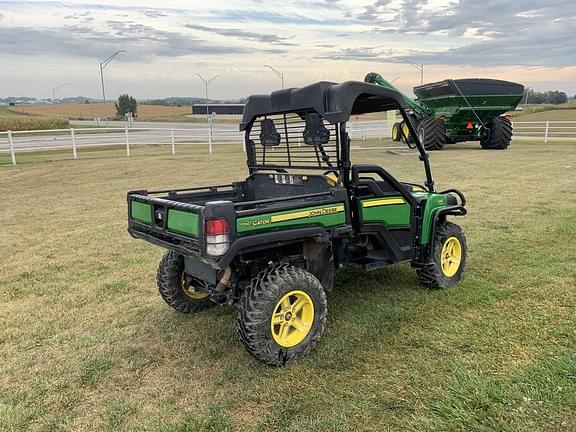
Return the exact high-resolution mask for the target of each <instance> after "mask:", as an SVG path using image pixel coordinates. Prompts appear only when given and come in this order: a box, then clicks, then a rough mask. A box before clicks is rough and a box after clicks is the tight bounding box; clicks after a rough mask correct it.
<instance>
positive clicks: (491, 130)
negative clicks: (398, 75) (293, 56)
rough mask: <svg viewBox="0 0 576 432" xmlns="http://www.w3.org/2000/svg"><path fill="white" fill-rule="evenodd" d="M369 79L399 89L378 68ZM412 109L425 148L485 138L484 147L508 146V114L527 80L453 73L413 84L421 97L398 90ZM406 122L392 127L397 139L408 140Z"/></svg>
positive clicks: (412, 117)
mask: <svg viewBox="0 0 576 432" xmlns="http://www.w3.org/2000/svg"><path fill="white" fill-rule="evenodd" d="M364 80H365V81H366V82H370V83H374V84H378V85H380V86H382V87H385V88H389V89H392V90H397V89H396V88H395V87H394V86H393V85H392V84H391V83H389V82H388V81H386V80H385V79H384V78H383V77H382V76H381V75H379V74H377V73H369V74H368V75H366V78H364ZM397 91H398V92H399V93H400V94H402V97H403V98H404V101H405V103H406V105H407V106H408V108H409V110H410V116H409V117H410V120H411V121H412V123H413V124H414V126H415V128H416V130H417V132H418V134H419V138H420V142H421V143H422V144H423V145H424V148H425V149H426V150H442V149H443V148H444V145H445V144H453V143H457V142H462V141H480V146H481V147H482V148H483V149H489V150H505V149H506V148H508V146H509V145H510V141H511V140H512V123H511V122H510V120H509V119H508V117H506V116H504V115H503V114H505V113H507V112H508V111H513V110H514V109H516V106H517V105H518V103H519V102H520V100H521V99H522V97H523V96H524V86H523V85H522V84H517V83H513V82H509V81H502V80H495V79H478V78H474V79H457V80H453V79H448V80H444V81H440V82H436V83H431V84H424V85H421V86H418V87H414V94H415V95H416V96H417V97H418V99H412V98H411V97H409V96H406V95H405V94H403V93H401V92H400V91H399V90H397ZM408 132H409V131H408V128H407V126H406V122H405V121H402V122H397V123H395V124H394V125H393V127H392V139H393V140H394V141H402V140H403V135H404V136H406V137H408V141H409V143H411V142H412V141H413V138H412V137H411V136H410V135H409V133H408Z"/></svg>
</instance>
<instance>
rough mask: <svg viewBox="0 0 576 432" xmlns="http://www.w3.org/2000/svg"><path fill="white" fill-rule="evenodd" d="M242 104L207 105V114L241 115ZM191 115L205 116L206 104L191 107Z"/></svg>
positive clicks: (242, 110)
mask: <svg viewBox="0 0 576 432" xmlns="http://www.w3.org/2000/svg"><path fill="white" fill-rule="evenodd" d="M243 112H244V104H208V113H210V114H212V113H216V114H236V115H242V113H243ZM192 114H206V104H194V105H192Z"/></svg>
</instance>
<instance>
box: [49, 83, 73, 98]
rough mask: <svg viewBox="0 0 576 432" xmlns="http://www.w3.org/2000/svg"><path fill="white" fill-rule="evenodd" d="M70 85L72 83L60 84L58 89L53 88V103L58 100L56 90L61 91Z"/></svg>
mask: <svg viewBox="0 0 576 432" xmlns="http://www.w3.org/2000/svg"><path fill="white" fill-rule="evenodd" d="M67 85H70V83H68V82H67V83H64V84H60V85H59V86H58V87H52V103H54V101H55V100H56V90H60V89H61V88H62V87H64V86H67Z"/></svg>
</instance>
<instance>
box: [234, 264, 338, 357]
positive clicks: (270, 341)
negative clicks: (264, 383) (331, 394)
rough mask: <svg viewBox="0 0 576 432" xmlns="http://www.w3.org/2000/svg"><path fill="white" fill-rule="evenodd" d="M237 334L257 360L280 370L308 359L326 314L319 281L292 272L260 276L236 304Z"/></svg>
mask: <svg viewBox="0 0 576 432" xmlns="http://www.w3.org/2000/svg"><path fill="white" fill-rule="evenodd" d="M238 309H239V310H238V318H237V319H236V331H237V332H238V336H239V337H240V340H241V341H242V344H243V345H244V347H245V348H246V350H247V351H248V352H249V353H250V354H252V355H253V356H254V357H255V358H256V359H258V360H260V361H261V362H263V363H266V364H269V365H272V366H282V365H284V364H286V363H289V362H292V361H295V360H298V359H300V358H302V357H304V356H305V355H307V354H308V353H309V352H310V350H311V349H312V348H313V347H314V346H315V345H316V344H317V343H318V341H319V340H320V337H321V336H322V333H323V332H324V326H325V325H326V314H327V310H328V306H327V302H326V295H325V293H324V288H322V284H321V283H320V281H319V280H318V279H317V278H316V277H315V276H314V275H312V274H311V273H309V272H307V271H305V270H303V269H301V268H298V267H293V266H278V267H272V268H269V269H267V270H264V271H262V272H260V273H259V274H258V276H256V277H255V278H253V279H252V281H251V282H250V285H249V287H248V288H247V289H246V290H245V291H244V292H243V294H242V297H241V299H240V302H239V308H238Z"/></svg>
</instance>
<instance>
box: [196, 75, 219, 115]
mask: <svg viewBox="0 0 576 432" xmlns="http://www.w3.org/2000/svg"><path fill="white" fill-rule="evenodd" d="M196 76H197V77H198V78H200V79H201V80H202V82H203V83H204V90H205V93H204V94H205V96H206V116H207V117H209V116H210V113H209V112H208V110H209V108H208V85H209V84H210V83H211V82H212V81H214V80H215V79H216V78H218V77H219V76H220V75H214V76H213V77H212V78H210V79H206V78H204V77H203V76H202V75H200V74H199V73H197V74H196Z"/></svg>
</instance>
